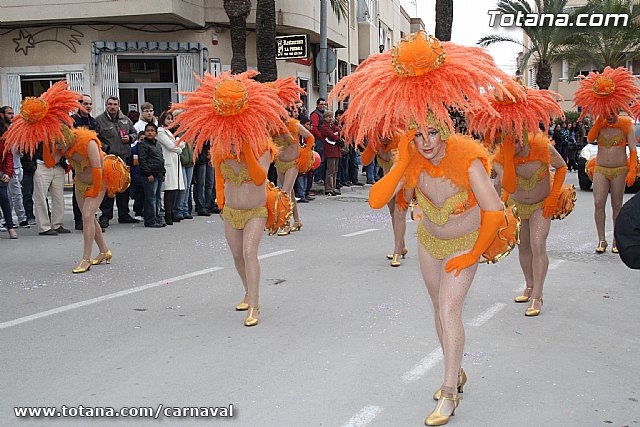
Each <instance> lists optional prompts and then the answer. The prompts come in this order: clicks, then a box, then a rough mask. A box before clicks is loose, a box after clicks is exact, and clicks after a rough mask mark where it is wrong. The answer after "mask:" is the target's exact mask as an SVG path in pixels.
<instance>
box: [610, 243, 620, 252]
mask: <svg viewBox="0 0 640 427" xmlns="http://www.w3.org/2000/svg"><path fill="white" fill-rule="evenodd" d="M611 253H612V254H617V253H620V251H619V250H618V244H617V243H616V242H615V241H614V242H613V244H612V245H611Z"/></svg>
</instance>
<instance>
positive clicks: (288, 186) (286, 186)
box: [278, 168, 300, 222]
mask: <svg viewBox="0 0 640 427" xmlns="http://www.w3.org/2000/svg"><path fill="white" fill-rule="evenodd" d="M278 175H280V172H278ZM297 177H298V168H291V169H289V170H287V171H286V172H285V173H284V179H283V181H282V191H284V192H285V193H287V194H289V197H291V202H292V203H293V220H294V221H295V222H300V214H299V213H298V203H297V202H296V195H295V193H294V191H293V186H294V185H295V183H296V178H297ZM278 179H280V177H278Z"/></svg>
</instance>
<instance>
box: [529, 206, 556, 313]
mask: <svg viewBox="0 0 640 427" xmlns="http://www.w3.org/2000/svg"><path fill="white" fill-rule="evenodd" d="M542 212H543V211H542V209H538V210H536V211H535V212H533V214H532V215H531V218H530V219H529V227H530V233H531V250H532V251H533V292H532V294H531V297H532V298H535V299H536V300H538V299H540V298H542V288H543V287H544V279H545V278H546V277H547V271H548V269H549V256H548V255H547V237H548V236H549V229H550V228H551V218H545V217H544V216H543V215H542ZM540 305H541V303H539V302H538V301H536V304H535V305H534V306H533V308H535V309H537V310H539V309H540Z"/></svg>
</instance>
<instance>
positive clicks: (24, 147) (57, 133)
mask: <svg viewBox="0 0 640 427" xmlns="http://www.w3.org/2000/svg"><path fill="white" fill-rule="evenodd" d="M80 98H82V95H80V94H79V93H78V92H74V91H72V90H69V85H68V84H67V82H66V81H64V80H62V81H59V82H56V83H55V84H54V85H53V86H51V87H50V88H49V89H48V90H47V91H46V92H45V93H43V94H42V95H41V96H40V97H38V98H35V97H28V98H26V99H24V100H23V101H22V102H21V103H20V114H18V115H17V116H16V117H14V119H13V122H12V124H11V126H10V127H9V130H8V131H7V132H6V133H5V134H4V138H5V140H6V141H8V142H9V144H8V145H7V147H6V148H5V149H9V148H10V147H16V148H18V150H20V152H22V153H29V155H32V154H33V152H34V150H35V149H36V148H37V147H38V145H39V144H40V143H43V144H44V146H45V148H46V149H49V147H50V146H51V144H53V143H54V142H55V141H68V140H69V138H71V137H72V134H71V132H70V131H69V129H68V128H65V127H64V125H66V126H68V127H71V126H73V118H71V115H70V114H71V113H73V112H75V111H76V110H77V109H81V110H83V111H86V110H85V109H84V107H82V104H80V103H79V102H78V100H79V99H80Z"/></svg>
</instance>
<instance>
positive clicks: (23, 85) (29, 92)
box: [20, 75, 66, 99]
mask: <svg viewBox="0 0 640 427" xmlns="http://www.w3.org/2000/svg"><path fill="white" fill-rule="evenodd" d="M65 78H66V76H64V75H60V76H21V77H20V91H21V94H22V98H23V99H24V98H26V97H27V96H36V97H37V96H40V95H42V94H43V93H44V92H45V91H46V90H47V89H49V88H50V87H51V86H53V84H54V83H55V82H59V81H60V80H64V79H65Z"/></svg>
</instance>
